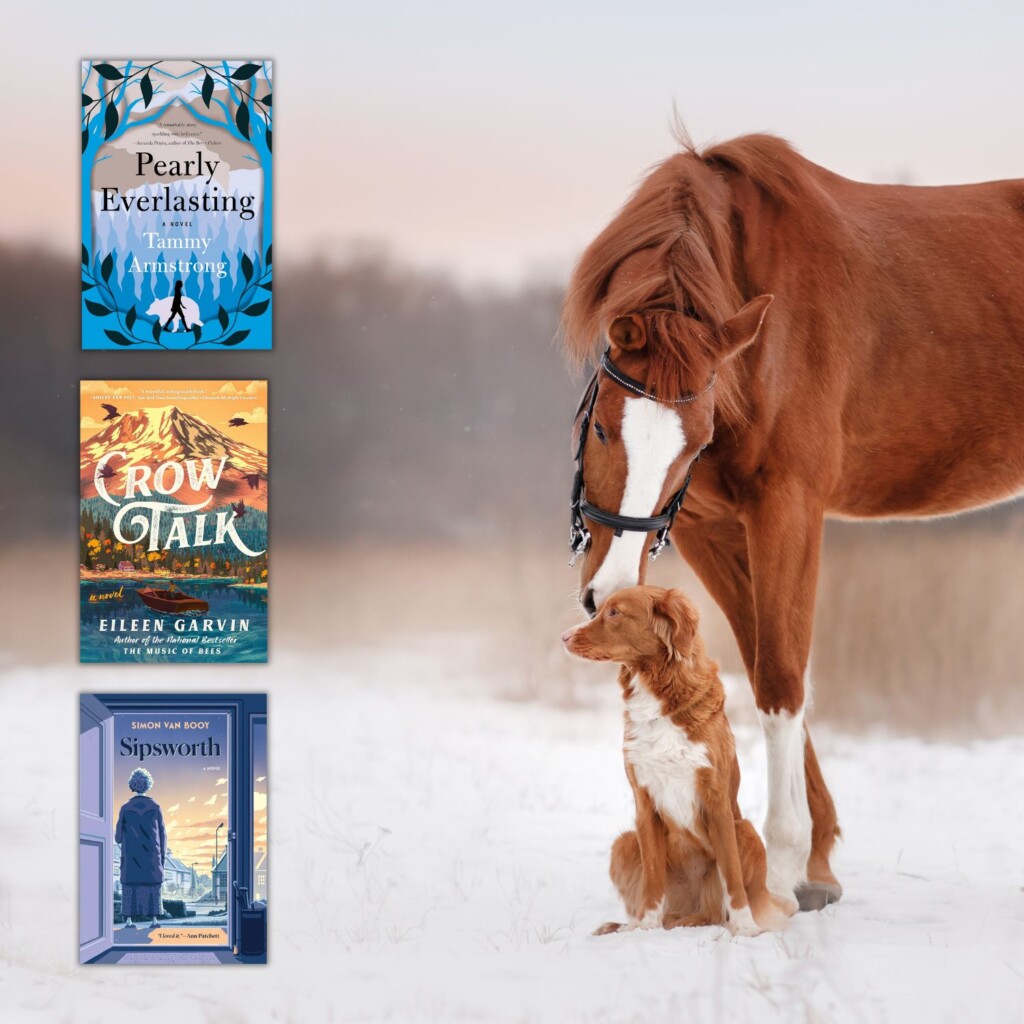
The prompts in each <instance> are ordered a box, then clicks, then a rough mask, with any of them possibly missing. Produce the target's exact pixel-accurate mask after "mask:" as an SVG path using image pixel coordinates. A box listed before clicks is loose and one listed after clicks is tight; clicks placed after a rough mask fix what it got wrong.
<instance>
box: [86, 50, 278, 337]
mask: <svg viewBox="0 0 1024 1024" xmlns="http://www.w3.org/2000/svg"><path fill="white" fill-rule="evenodd" d="M273 102H274V96H273V65H272V62H271V61H269V60H258V59H242V60H150V59H145V60H123V59H117V60H115V59H97V60H84V61H82V347H83V348H86V349H112V350H127V349H134V350H137V351H143V352H145V351H155V350H160V349H164V350H173V351H181V350H189V351H192V350H195V351H200V352H202V351H214V350H221V349H229V350H230V349H268V348H270V347H271V320H272V315H273V308H272V289H273V267H272V260H273V247H272V219H273V218H272V206H273V188H272V182H273Z"/></svg>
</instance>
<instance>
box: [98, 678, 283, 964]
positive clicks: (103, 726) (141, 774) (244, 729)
mask: <svg viewBox="0 0 1024 1024" xmlns="http://www.w3.org/2000/svg"><path fill="white" fill-rule="evenodd" d="M78 699H79V786H78V791H79V854H78V856H79V920H78V925H79V960H80V962H81V963H87V964H121V965H131V964H139V965H156V964H189V965H196V964H211V965H217V964H248V963H266V961H267V903H268V892H267V852H268V851H267V791H268V781H267V780H268V775H269V770H268V763H267V698H266V695H265V694H260V693H233V694H228V693H159V694H154V693H142V694H139V693H135V694H132V693H83V694H79V698H78Z"/></svg>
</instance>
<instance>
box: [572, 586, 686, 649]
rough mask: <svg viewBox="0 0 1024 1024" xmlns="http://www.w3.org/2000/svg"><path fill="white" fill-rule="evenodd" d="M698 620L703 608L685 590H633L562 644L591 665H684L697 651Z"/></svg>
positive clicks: (622, 593)
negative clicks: (652, 662) (649, 662)
mask: <svg viewBox="0 0 1024 1024" xmlns="http://www.w3.org/2000/svg"><path fill="white" fill-rule="evenodd" d="M697 621H698V616H697V609H696V608H694V606H693V605H692V604H691V603H690V602H689V601H688V600H687V599H686V598H685V597H684V596H683V594H682V592H681V591H679V590H666V589H665V588H664V587H650V586H641V587H629V588H627V589H626V590H617V591H616V592H615V593H614V594H611V595H610V596H609V597H608V598H607V600H606V601H605V602H604V604H602V605H601V607H600V609H599V610H598V612H597V614H596V615H595V616H594V618H592V619H591V620H590V621H589V622H584V623H583V624H582V625H579V626H574V627H573V628H572V629H570V630H567V631H566V632H565V633H563V634H562V643H564V644H565V648H566V650H567V651H569V653H570V654H575V655H577V656H578V657H580V658H586V659H588V660H590V661H614V662H617V663H619V664H620V665H636V664H638V663H639V662H642V661H647V660H649V659H652V658H654V659H664V660H666V661H683V660H685V659H687V658H689V657H690V654H691V653H692V651H693V645H694V641H695V640H696V637H697Z"/></svg>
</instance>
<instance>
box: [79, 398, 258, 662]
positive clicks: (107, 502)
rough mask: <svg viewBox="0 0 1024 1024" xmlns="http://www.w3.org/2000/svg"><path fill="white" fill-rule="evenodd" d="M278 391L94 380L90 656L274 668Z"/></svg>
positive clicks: (85, 422) (86, 581)
mask: <svg viewBox="0 0 1024 1024" xmlns="http://www.w3.org/2000/svg"><path fill="white" fill-rule="evenodd" d="M267 472H268V463H267V382H266V381H264V380H226V381H222V380H215V381H202V380H200V381H196V380H191V381H189V380H184V381H142V380H86V381H82V383H81V419H80V447H79V489H80V495H81V522H80V534H79V538H80V542H79V576H80V581H81V582H80V607H81V626H80V658H81V661H83V662H172V663H175V664H189V663H192V664H196V663H201V664H210V663H211V662H212V663H216V662H263V661H266V660H267V587H268V580H269V576H268V572H269V565H268V560H267V559H268V545H267V488H268V483H269V481H268V476H267Z"/></svg>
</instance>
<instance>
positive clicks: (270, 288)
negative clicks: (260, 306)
mask: <svg viewBox="0 0 1024 1024" xmlns="http://www.w3.org/2000/svg"><path fill="white" fill-rule="evenodd" d="M260 287H261V288H266V289H267V291H268V292H272V291H273V290H274V282H273V281H267V283H266V284H261V285H260Z"/></svg>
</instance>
